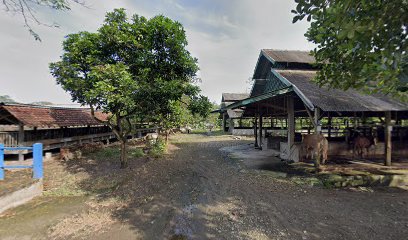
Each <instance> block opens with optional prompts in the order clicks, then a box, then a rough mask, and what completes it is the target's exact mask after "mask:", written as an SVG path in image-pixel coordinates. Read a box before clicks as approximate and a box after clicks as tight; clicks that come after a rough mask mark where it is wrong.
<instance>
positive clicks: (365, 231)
mask: <svg viewBox="0 0 408 240" xmlns="http://www.w3.org/2000/svg"><path fill="white" fill-rule="evenodd" d="M243 143H249V141H248V140H234V139H232V138H231V136H216V135H214V136H207V135H205V134H189V135H177V136H174V137H173V138H172V145H171V146H170V153H169V154H168V155H166V156H165V157H163V158H158V159H155V158H151V157H138V158H131V159H130V168H129V169H127V170H120V169H119V168H118V166H119V164H118V160H117V157H116V156H115V157H109V156H106V154H93V155H89V156H87V157H86V158H84V159H81V160H70V161H65V162H63V161H54V162H50V163H47V165H46V169H45V176H46V178H45V179H44V182H45V189H46V191H45V193H44V196H43V197H39V198H37V199H35V200H34V201H32V202H31V203H29V204H26V205H24V206H21V207H18V208H16V209H13V210H10V211H8V212H6V213H5V214H4V215H3V216H1V217H0V238H1V239H110V240H111V239H408V207H407V206H408V192H406V191H402V190H397V189H389V188H388V189H380V188H379V189H374V191H367V192H365V191H352V190H349V189H343V190H336V189H325V188H323V187H316V186H314V187H313V186H310V185H307V184H300V183H299V182H293V181H292V180H290V179H287V178H277V177H276V176H275V175H273V174H268V172H267V171H257V170H251V169H246V168H243V167H242V166H241V165H240V164H238V161H237V160H235V159H229V158H227V157H226V156H224V155H223V154H222V153H221V152H220V151H219V149H220V148H221V147H225V146H234V145H239V144H243Z"/></svg>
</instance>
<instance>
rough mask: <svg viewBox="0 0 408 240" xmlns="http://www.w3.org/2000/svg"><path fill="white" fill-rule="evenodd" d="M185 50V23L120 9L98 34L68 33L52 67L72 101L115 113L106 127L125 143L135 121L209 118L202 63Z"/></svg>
mask: <svg viewBox="0 0 408 240" xmlns="http://www.w3.org/2000/svg"><path fill="white" fill-rule="evenodd" d="M186 46H187V40H186V35H185V31H184V28H183V26H182V25H181V24H180V23H178V22H175V21H173V20H171V19H169V18H167V17H164V16H162V15H160V16H156V17H153V18H151V19H149V20H148V19H146V18H144V17H140V16H138V15H134V16H132V17H131V18H130V19H128V17H127V15H126V13H125V10H124V9H115V10H114V11H113V12H109V13H107V14H106V18H105V22H104V24H103V25H102V26H101V27H100V28H99V29H98V31H97V32H96V33H90V32H79V33H76V34H70V35H68V36H67V37H66V39H65V41H64V42H63V49H64V53H63V55H62V57H61V61H59V62H56V63H51V64H50V69H51V73H52V75H53V76H54V77H55V78H56V80H57V83H58V84H60V85H61V86H62V87H63V89H64V90H66V91H67V92H69V93H70V94H71V96H72V100H73V101H76V102H78V103H81V104H83V105H90V107H91V109H94V110H102V111H103V112H105V113H109V114H111V117H110V119H109V121H108V122H107V124H109V126H110V127H111V128H112V130H113V132H114V133H115V134H116V136H117V137H118V139H119V140H120V141H121V142H123V144H125V143H126V141H127V138H126V136H127V134H128V133H129V132H130V131H131V121H133V122H134V121H135V120H136V119H137V120H139V121H141V122H142V121H144V122H146V121H147V122H154V123H156V124H158V125H159V126H161V127H163V128H164V129H170V128H173V127H174V126H179V125H182V124H185V123H186V122H188V121H189V120H188V119H189V118H190V115H189V113H187V111H190V112H192V114H195V113H196V112H197V114H201V115H205V114H207V112H206V107H208V106H209V105H208V99H207V98H206V97H203V96H197V95H198V93H199V91H200V89H199V87H198V86H196V85H195V82H196V80H197V79H196V72H197V71H198V65H197V59H195V58H193V57H192V56H191V55H190V53H189V52H188V51H187V50H186ZM190 103H192V104H194V105H192V107H191V108H190V107H189V104H190ZM124 156H125V155H124V153H122V158H121V162H122V163H124V161H125V160H124V159H123V158H124Z"/></svg>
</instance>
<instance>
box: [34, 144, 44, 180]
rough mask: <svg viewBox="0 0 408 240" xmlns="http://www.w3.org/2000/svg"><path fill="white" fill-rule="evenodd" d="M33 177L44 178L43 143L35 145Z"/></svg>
mask: <svg viewBox="0 0 408 240" xmlns="http://www.w3.org/2000/svg"><path fill="white" fill-rule="evenodd" d="M33 157H34V160H33V161H34V162H33V178H35V179H42V178H43V146H42V144H41V143H36V144H34V145H33Z"/></svg>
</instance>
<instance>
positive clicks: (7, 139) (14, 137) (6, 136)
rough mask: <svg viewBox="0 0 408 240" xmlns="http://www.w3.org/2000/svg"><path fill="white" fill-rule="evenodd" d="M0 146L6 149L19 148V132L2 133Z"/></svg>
mask: <svg viewBox="0 0 408 240" xmlns="http://www.w3.org/2000/svg"><path fill="white" fill-rule="evenodd" d="M0 144H4V146H6V147H18V132H0Z"/></svg>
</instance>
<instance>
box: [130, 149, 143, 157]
mask: <svg viewBox="0 0 408 240" xmlns="http://www.w3.org/2000/svg"><path fill="white" fill-rule="evenodd" d="M129 155H130V156H132V157H133V158H140V157H143V156H144V155H145V154H144V152H143V149H141V148H132V149H129Z"/></svg>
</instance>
